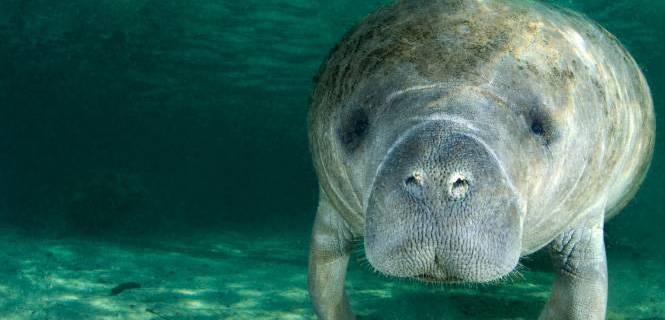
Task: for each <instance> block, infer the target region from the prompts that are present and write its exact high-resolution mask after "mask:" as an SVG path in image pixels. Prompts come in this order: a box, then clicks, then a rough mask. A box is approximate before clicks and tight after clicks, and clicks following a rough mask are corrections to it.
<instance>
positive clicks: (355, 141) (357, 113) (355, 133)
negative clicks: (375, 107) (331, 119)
mask: <svg viewBox="0 0 665 320" xmlns="http://www.w3.org/2000/svg"><path fill="white" fill-rule="evenodd" d="M368 132H369V116H368V115H367V112H366V111H365V110H364V109H355V110H353V111H351V112H350V113H349V114H348V115H347V116H346V117H343V119H342V122H341V124H340V126H339V130H338V132H337V133H338V136H339V140H340V142H341V143H342V145H343V146H344V148H345V149H346V150H347V151H348V152H352V151H354V150H356V149H357V148H358V146H360V143H361V142H362V140H363V138H364V137H365V136H367V133H368Z"/></svg>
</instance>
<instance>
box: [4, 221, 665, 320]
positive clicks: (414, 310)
mask: <svg viewBox="0 0 665 320" xmlns="http://www.w3.org/2000/svg"><path fill="white" fill-rule="evenodd" d="M0 231H1V232H0V297H1V299H0V319H70V320H76V319H152V320H164V319H166V320H176V319H311V318H314V316H313V314H312V311H311V308H310V304H309V300H308V295H307V291H306V261H307V242H306V241H305V240H304V239H307V236H306V235H304V234H302V235H299V236H297V237H295V236H293V235H290V236H289V235H288V234H287V233H284V234H273V235H271V236H247V235H246V234H244V233H238V232H227V233H219V234H215V235H214V236H202V235H198V236H196V237H190V238H188V239H184V240H183V239H180V240H174V239H161V240H155V239H153V240H150V241H146V240H137V239H133V240H131V241H114V242H104V241H90V240H88V241H86V240H76V239H60V240H49V239H43V238H42V239H35V238H31V237H28V236H26V235H23V234H21V233H18V232H15V231H12V230H6V229H3V230H0ZM627 250H628V249H626V248H616V249H612V248H609V249H608V254H609V258H610V297H609V299H610V302H609V304H610V306H609V312H608V318H609V319H665V262H664V261H663V260H661V259H655V258H653V257H650V256H649V257H645V256H642V255H640V254H638V253H627ZM535 259H536V260H539V259H540V258H535ZM358 260H359V259H355V261H353V262H352V265H351V267H350V272H349V279H348V281H347V288H348V292H349V296H350V298H351V300H352V303H353V308H354V310H355V311H356V313H358V314H359V315H361V318H364V319H533V318H536V317H537V316H538V314H539V312H540V309H541V308H542V306H543V305H544V303H545V301H546V299H547V295H548V292H549V289H550V285H551V282H552V279H553V277H552V274H551V273H550V272H549V270H547V268H545V267H542V268H539V267H538V265H542V263H539V262H538V261H535V262H534V261H532V262H531V263H529V262H527V263H526V265H527V268H526V270H524V271H522V276H521V277H516V278H514V279H512V280H509V281H507V282H506V283H504V284H502V285H497V286H491V287H489V286H487V287H442V286H429V285H423V284H419V283H413V282H405V281H395V280H390V279H386V278H383V277H381V276H378V275H376V274H373V273H372V272H370V271H368V268H367V267H365V266H363V262H361V261H358ZM540 260H542V259H540ZM530 265H534V266H535V267H534V266H530ZM127 282H136V283H139V284H140V285H141V287H140V288H135V289H128V290H125V291H123V292H121V293H119V294H117V295H112V294H111V290H112V288H114V287H116V286H117V285H120V284H122V283H127Z"/></svg>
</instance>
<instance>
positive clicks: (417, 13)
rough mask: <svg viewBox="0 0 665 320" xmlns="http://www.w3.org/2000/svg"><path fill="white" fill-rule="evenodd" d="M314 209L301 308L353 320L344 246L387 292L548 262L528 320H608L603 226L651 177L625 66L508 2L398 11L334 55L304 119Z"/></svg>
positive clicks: (545, 11)
mask: <svg viewBox="0 0 665 320" xmlns="http://www.w3.org/2000/svg"><path fill="white" fill-rule="evenodd" d="M308 134H309V141H310V148H311V151H312V157H313V162H314V166H315V169H316V173H317V176H318V180H319V189H320V196H319V197H320V200H319V205H318V210H317V213H316V218H315V221H314V226H313V231H312V237H311V244H310V258H309V276H308V283H309V292H310V296H311V299H312V301H313V305H314V309H315V311H316V313H317V315H318V316H319V317H320V318H322V319H351V318H353V317H354V315H353V313H352V311H351V308H350V305H349V301H348V299H347V296H346V294H345V291H344V281H345V277H346V268H347V264H348V261H349V256H350V251H351V248H352V243H353V242H354V241H362V242H363V244H364V253H365V255H366V257H367V260H368V261H369V264H370V265H371V267H372V268H373V269H374V270H375V271H377V272H379V273H381V274H384V275H387V276H390V277H397V278H411V279H417V280H420V281H425V282H435V283H486V282H495V281H499V280H500V279H502V278H504V277H506V276H509V275H510V274H511V272H513V271H514V269H515V268H516V266H517V265H518V262H519V260H520V258H521V257H524V256H526V255H528V254H530V253H533V252H535V251H537V250H539V249H541V248H545V247H547V248H549V251H550V255H551V258H552V263H553V265H554V268H555V273H556V277H555V279H556V280H555V283H554V286H553V289H552V292H551V294H550V297H549V300H548V301H547V304H546V305H545V307H544V309H543V311H542V313H541V315H540V317H541V319H604V317H605V313H606V308H607V307H606V305H607V263H606V256H605V247H604V242H603V225H604V223H605V221H607V220H609V219H610V218H612V217H613V216H615V215H616V214H617V213H618V212H619V211H620V210H621V209H622V208H623V207H624V206H625V205H626V204H627V202H628V201H629V200H630V199H631V198H632V197H633V196H634V195H635V193H636V191H637V189H638V186H639V185H640V183H641V182H642V180H643V179H644V177H645V175H646V172H647V170H648V167H649V163H650V160H651V157H652V153H653V148H654V139H655V138H654V135H655V120H654V110H653V103H652V98H651V94H650V91H649V87H648V85H647V82H646V80H645V77H644V76H643V74H642V73H641V71H640V69H639V66H638V65H637V64H636V62H635V60H634V59H633V58H632V57H631V55H630V54H629V53H628V52H627V51H626V49H625V48H624V47H623V46H622V45H621V44H620V43H619V41H618V40H617V39H616V38H615V37H614V36H613V35H611V34H610V33H609V32H608V31H606V30H605V29H603V28H602V27H601V26H599V25H598V24H596V23H595V22H593V21H591V20H590V19H588V18H586V17H584V16H583V15H581V14H578V13H575V12H573V11H569V10H566V9H562V8H557V7H553V6H550V5H546V4H542V3H537V2H531V1H518V0H514V1H511V0H427V1H425V0H402V1H397V2H395V3H393V4H391V5H388V6H386V7H383V8H381V9H379V10H378V11H376V12H374V13H373V14H371V15H369V16H368V17H367V18H365V19H364V20H363V21H362V22H360V23H359V24H358V25H357V26H356V27H354V28H353V29H352V30H351V31H350V32H348V33H347V34H346V35H345V36H344V37H343V39H342V40H341V41H340V42H339V43H338V44H337V45H336V46H335V48H334V49H333V50H332V51H331V53H330V55H329V57H328V58H327V60H326V61H325V62H324V64H323V65H322V67H321V69H320V71H319V74H318V75H317V76H316V78H315V85H314V89H313V92H312V96H311V105H310V109H309V115H308Z"/></svg>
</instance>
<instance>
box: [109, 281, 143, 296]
mask: <svg viewBox="0 0 665 320" xmlns="http://www.w3.org/2000/svg"><path fill="white" fill-rule="evenodd" d="M140 287H141V284H140V283H138V282H124V283H121V284H119V285H117V286H115V287H114V288H113V289H111V295H112V296H117V295H119V294H121V293H122V292H123V291H125V290H131V289H138V288H140Z"/></svg>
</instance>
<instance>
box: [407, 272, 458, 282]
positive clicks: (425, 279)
mask: <svg viewBox="0 0 665 320" xmlns="http://www.w3.org/2000/svg"><path fill="white" fill-rule="evenodd" d="M414 279H416V280H418V281H420V282H425V283H463V282H465V281H464V279H462V278H459V277H436V276H432V275H429V274H421V275H417V276H415V277H414Z"/></svg>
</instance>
